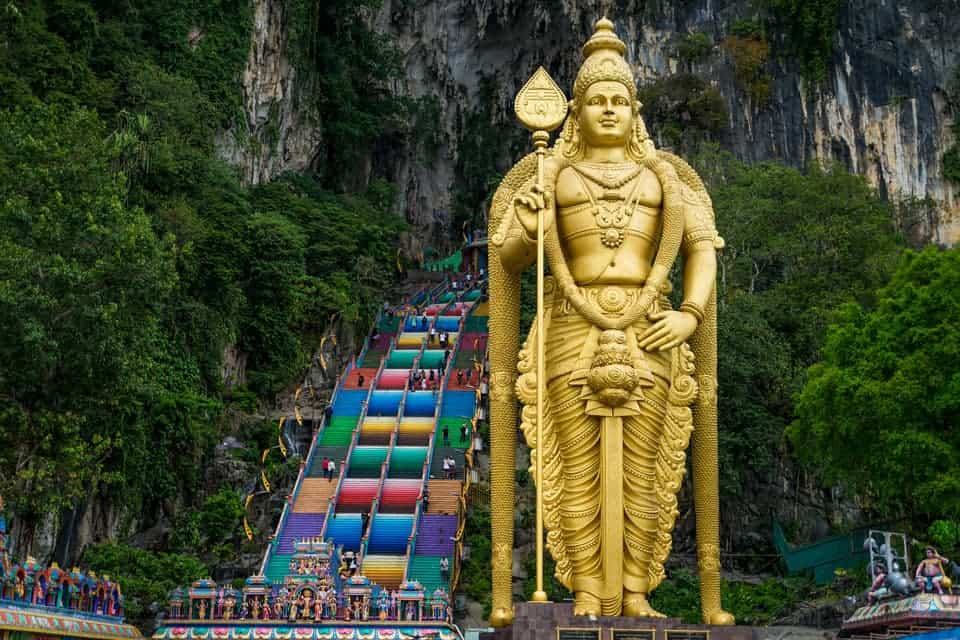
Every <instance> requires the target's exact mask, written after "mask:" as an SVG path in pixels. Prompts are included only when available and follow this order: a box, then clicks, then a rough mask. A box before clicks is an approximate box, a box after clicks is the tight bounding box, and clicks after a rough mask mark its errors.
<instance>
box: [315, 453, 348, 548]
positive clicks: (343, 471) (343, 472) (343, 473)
mask: <svg viewBox="0 0 960 640" xmlns="http://www.w3.org/2000/svg"><path fill="white" fill-rule="evenodd" d="M347 453H348V454H349V453H350V452H349V451H348V452H347ZM346 477H347V465H345V464H342V465H340V472H339V473H338V474H337V485H336V486H335V487H334V489H333V493H332V494H331V495H330V497H329V498H327V514H326V515H325V516H324V517H323V526H322V527H320V538H321V539H323V540H326V539H327V525H328V524H330V520H331V519H333V514H334V512H335V511H336V509H337V500H336V496H338V495H340V488H341V485H343V481H344V480H345V479H346Z"/></svg>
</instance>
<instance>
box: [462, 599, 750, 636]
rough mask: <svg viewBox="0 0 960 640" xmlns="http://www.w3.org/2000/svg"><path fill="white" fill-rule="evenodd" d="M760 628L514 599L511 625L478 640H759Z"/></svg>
mask: <svg viewBox="0 0 960 640" xmlns="http://www.w3.org/2000/svg"><path fill="white" fill-rule="evenodd" d="M766 637H767V634H766V633H763V631H762V630H761V629H754V628H753V627H743V626H739V627H738V626H729V627H724V626H717V625H703V624H686V623H684V622H681V621H680V620H679V619H677V618H626V617H612V616H610V617H600V618H597V619H596V620H590V619H589V618H586V617H584V616H575V615H573V603H571V602H563V603H552V602H547V603H535V602H518V603H515V605H514V619H513V624H512V625H511V626H509V627H505V628H503V629H497V630H495V631H494V632H492V633H483V634H481V635H480V638H481V640H566V639H567V638H569V640H761V639H763V638H766Z"/></svg>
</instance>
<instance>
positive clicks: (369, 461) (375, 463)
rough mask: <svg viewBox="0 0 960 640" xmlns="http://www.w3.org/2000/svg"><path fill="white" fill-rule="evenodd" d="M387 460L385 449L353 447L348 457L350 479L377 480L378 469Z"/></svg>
mask: <svg viewBox="0 0 960 640" xmlns="http://www.w3.org/2000/svg"><path fill="white" fill-rule="evenodd" d="M386 459H387V448H386V447H354V448H353V454H352V455H351V456H350V468H349V469H348V470H347V476H348V477H350V478H379V477H380V468H381V466H382V465H383V462H384V461H385V460H386Z"/></svg>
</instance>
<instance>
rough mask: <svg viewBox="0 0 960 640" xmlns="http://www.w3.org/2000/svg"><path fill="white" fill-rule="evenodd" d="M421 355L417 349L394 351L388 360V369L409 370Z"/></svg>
mask: <svg viewBox="0 0 960 640" xmlns="http://www.w3.org/2000/svg"><path fill="white" fill-rule="evenodd" d="M419 355H420V351H419V350H417V349H394V350H393V351H392V352H391V353H390V357H389V358H387V368H388V369H409V368H410V367H412V366H413V360H414V358H416V357H417V356H419Z"/></svg>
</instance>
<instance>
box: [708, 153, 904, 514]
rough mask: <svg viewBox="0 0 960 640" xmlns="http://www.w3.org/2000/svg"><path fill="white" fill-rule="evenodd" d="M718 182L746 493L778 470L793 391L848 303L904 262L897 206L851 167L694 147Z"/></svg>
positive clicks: (735, 486)
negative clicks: (801, 167)
mask: <svg viewBox="0 0 960 640" xmlns="http://www.w3.org/2000/svg"><path fill="white" fill-rule="evenodd" d="M691 159H692V161H693V164H694V165H695V166H696V167H697V168H698V170H699V171H700V173H701V175H702V176H703V177H704V179H705V180H706V182H707V183H708V186H709V189H710V192H711V195H712V197H713V202H714V208H715V210H716V214H717V228H718V229H719V231H720V233H721V235H722V236H723V237H724V239H725V241H726V247H725V249H724V250H723V251H722V253H721V254H720V255H721V261H720V269H719V277H718V292H719V299H720V323H719V329H720V335H719V350H720V369H719V375H720V380H719V386H720V388H721V389H724V392H723V393H722V394H720V438H721V446H720V453H721V462H720V469H721V489H722V491H723V493H724V494H725V495H727V496H730V497H731V498H734V497H736V496H738V495H740V494H741V492H742V491H743V490H744V487H745V486H747V484H748V483H747V479H748V477H749V475H750V474H752V473H761V474H763V473H767V472H770V471H772V469H773V468H774V465H775V464H776V462H777V460H778V458H779V457H781V456H782V455H783V454H784V450H783V435H784V430H785V428H786V426H787V425H788V424H789V423H790V422H791V421H792V420H793V416H794V408H793V400H792V395H793V393H794V391H795V390H796V389H798V388H799V387H800V385H801V384H802V380H803V375H804V370H805V369H806V367H808V366H809V365H811V364H812V363H814V362H816V361H817V360H818V358H819V355H818V354H819V350H820V348H821V346H822V344H823V336H824V334H825V330H826V326H827V322H828V320H829V318H830V317H831V314H832V313H833V310H834V309H836V308H837V307H838V306H839V305H841V304H843V303H845V302H849V301H859V302H862V303H869V302H870V301H872V299H873V294H872V292H873V291H875V290H876V288H877V287H879V286H880V285H882V284H883V283H884V282H886V279H887V278H888V277H889V275H890V273H892V271H893V269H894V266H895V264H896V257H897V255H898V253H899V251H900V246H901V245H900V240H899V238H898V236H897V234H896V233H895V231H894V227H893V223H892V220H893V213H892V210H891V208H890V206H889V205H888V204H886V203H884V202H882V201H880V200H879V199H878V198H877V196H876V195H875V194H874V192H873V191H872V190H871V189H870V187H869V186H868V185H867V184H866V182H865V181H864V180H863V179H862V178H859V177H857V176H853V175H850V174H849V173H847V172H846V171H845V170H843V169H842V168H840V167H831V168H829V169H820V168H819V167H816V166H813V167H810V168H809V169H808V170H807V171H805V172H801V171H797V170H796V169H791V168H788V167H785V166H783V165H779V164H775V163H760V164H756V165H745V164H743V163H740V162H738V161H736V160H735V159H733V158H732V156H730V155H729V154H727V153H724V152H719V151H717V150H716V149H715V148H712V147H704V148H703V149H702V150H701V151H700V152H699V153H697V154H694V155H693V156H691Z"/></svg>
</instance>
